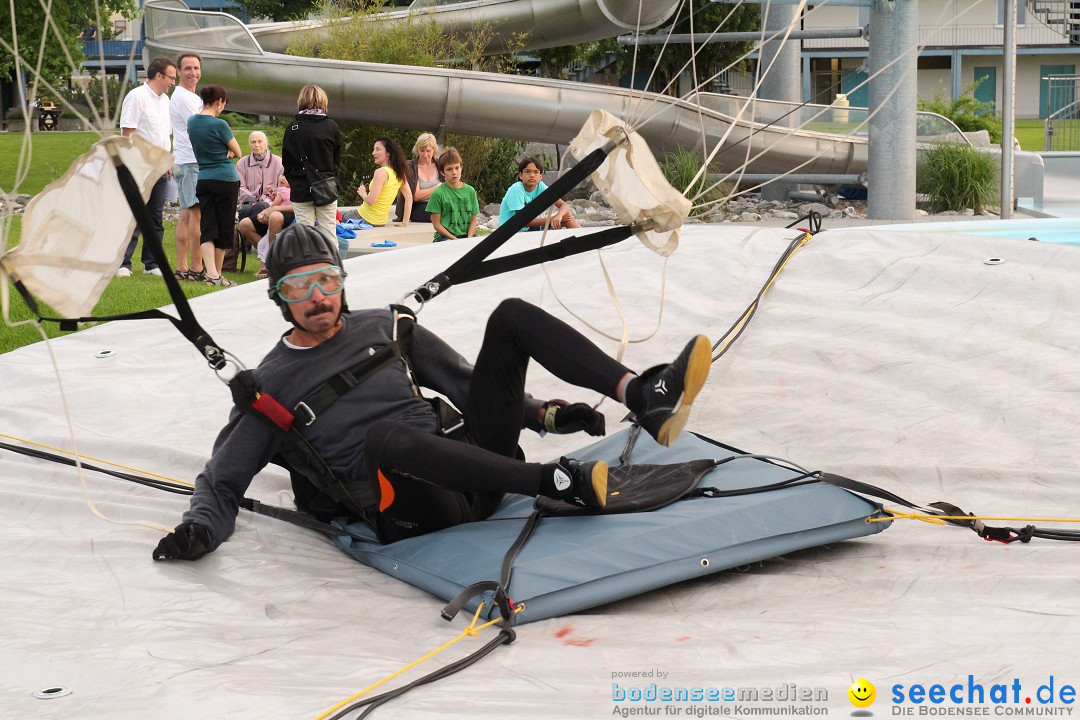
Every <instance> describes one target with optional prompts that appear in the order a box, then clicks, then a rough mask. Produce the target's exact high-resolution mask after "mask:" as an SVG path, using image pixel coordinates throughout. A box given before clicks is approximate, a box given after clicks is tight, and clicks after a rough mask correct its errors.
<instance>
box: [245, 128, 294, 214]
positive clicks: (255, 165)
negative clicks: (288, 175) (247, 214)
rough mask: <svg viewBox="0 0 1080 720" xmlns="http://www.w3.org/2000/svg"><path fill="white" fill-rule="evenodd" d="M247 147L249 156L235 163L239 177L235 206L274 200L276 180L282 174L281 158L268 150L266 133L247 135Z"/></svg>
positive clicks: (256, 131)
mask: <svg viewBox="0 0 1080 720" xmlns="http://www.w3.org/2000/svg"><path fill="white" fill-rule="evenodd" d="M248 147H250V148H251V154H250V155H245V156H244V157H242V158H240V160H238V161H237V163H236V172H237V173H239V175H240V194H239V197H237V199H236V204H237V205H245V204H250V203H256V202H265V203H269V202H271V201H272V200H273V199H274V190H275V188H277V185H278V178H279V177H281V174H282V172H284V171H283V170H282V167H281V158H280V157H278V156H277V155H275V154H274V153H273V152H272V151H271V150H270V144H269V142H268V141H267V139H266V133H264V132H263V131H261V130H255V131H254V132H252V133H251V134H250V135H248Z"/></svg>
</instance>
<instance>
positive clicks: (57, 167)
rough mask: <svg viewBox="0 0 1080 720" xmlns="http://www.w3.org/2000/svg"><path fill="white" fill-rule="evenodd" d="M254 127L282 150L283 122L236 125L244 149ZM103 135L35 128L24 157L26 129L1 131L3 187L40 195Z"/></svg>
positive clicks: (1, 177)
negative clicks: (24, 132) (263, 124)
mask: <svg viewBox="0 0 1080 720" xmlns="http://www.w3.org/2000/svg"><path fill="white" fill-rule="evenodd" d="M254 130H263V131H264V132H265V133H266V135H267V137H268V138H269V139H270V147H271V148H272V149H273V151H274V152H275V153H277V152H279V150H280V148H281V138H282V136H283V135H284V133H285V129H284V128H283V127H279V126H271V127H265V128H261V127H260V128H256V127H237V128H233V134H235V135H236V141H237V142H238V143H240V149H241V150H243V151H244V152H245V153H247V152H248V145H247V139H248V135H250V134H251V133H252V131H254ZM100 137H101V136H100V135H98V134H97V133H93V132H32V133H30V144H29V145H28V149H29V151H30V154H29V155H27V156H25V157H26V159H25V160H22V161H20V158H21V157H23V155H22V152H23V141H24V140H25V138H26V136H25V135H24V134H23V133H7V132H0V190H3V191H4V192H8V193H10V192H19V193H26V194H28V195H37V194H38V193H39V192H41V191H42V190H44V189H45V186H46V185H48V184H49V183H51V182H52V181H54V180H58V179H59V178H60V176H61V175H63V174H64V173H65V172H67V169H68V168H69V167H71V163H72V161H74V160H75V158H77V157H78V156H79V155H82V154H83V153H84V152H86V151H87V150H88V149H89V148H90V146H91V145H93V144H94V143H95V142H97V141H98V139H100ZM20 167H23V168H25V171H24V173H22V174H20V173H19V168H20ZM16 181H18V186H16V184H15V183H16Z"/></svg>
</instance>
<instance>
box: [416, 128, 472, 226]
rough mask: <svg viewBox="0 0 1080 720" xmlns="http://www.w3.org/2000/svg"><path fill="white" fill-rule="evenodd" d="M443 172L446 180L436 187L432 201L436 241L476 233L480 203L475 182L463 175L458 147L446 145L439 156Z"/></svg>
mask: <svg viewBox="0 0 1080 720" xmlns="http://www.w3.org/2000/svg"><path fill="white" fill-rule="evenodd" d="M439 172H440V173H441V174H442V176H443V178H445V181H444V182H443V183H442V185H439V187H437V188H435V191H434V192H433V193H431V200H430V201H429V202H428V208H429V209H430V210H431V224H432V225H434V226H435V242H442V241H443V240H457V239H458V238H461V237H472V236H473V235H474V234H476V217H477V215H479V213H480V203H479V201H478V200H477V198H476V190H475V189H474V188H473V186H472V185H468V184H466V183H465V182H464V181H462V179H461V175H462V173H463V172H464V167H463V163H462V161H461V154H460V153H458V151H457V148H452V147H451V148H446V152H444V153H443V154H442V155H440V156H439Z"/></svg>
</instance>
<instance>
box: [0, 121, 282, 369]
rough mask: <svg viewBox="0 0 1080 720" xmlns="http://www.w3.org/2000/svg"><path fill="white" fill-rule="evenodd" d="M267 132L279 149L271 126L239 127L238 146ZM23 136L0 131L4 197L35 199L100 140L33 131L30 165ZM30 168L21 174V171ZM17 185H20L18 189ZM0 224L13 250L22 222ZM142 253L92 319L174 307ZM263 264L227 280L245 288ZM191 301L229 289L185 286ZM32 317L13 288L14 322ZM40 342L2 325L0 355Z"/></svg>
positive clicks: (169, 236) (169, 244) (30, 331)
mask: <svg viewBox="0 0 1080 720" xmlns="http://www.w3.org/2000/svg"><path fill="white" fill-rule="evenodd" d="M258 129H261V130H264V131H265V132H266V134H267V136H268V137H269V138H270V145H271V147H272V148H275V151H276V148H280V147H281V137H282V135H283V133H284V128H281V127H276V126H275V127H267V128H255V127H244V128H235V129H234V131H233V132H234V133H235V135H236V139H237V142H239V143H240V147H241V148H243V149H244V150H247V138H248V135H249V134H251V132H252V131H254V130H258ZM25 137H26V136H25V135H23V134H22V133H4V132H0V190H3V191H4V192H20V193H26V194H29V195H36V194H37V193H39V192H41V191H42V190H44V189H45V187H46V186H47V185H48V184H49V183H51V182H53V181H54V180H57V179H59V178H60V177H61V176H62V175H63V174H64V173H65V172H67V170H68V168H69V167H70V166H71V163H72V162H73V161H74V160H75V158H77V157H78V156H79V155H81V154H82V153H84V152H86V150H87V149H89V148H90V146H91V145H93V144H94V143H95V142H97V140H98V139H99V138H100V135H98V134H97V133H92V132H48V133H43V132H34V133H30V141H31V142H30V145H29V150H30V155H29V157H28V158H27V160H24V161H22V162H20V153H21V152H22V148H23V143H24V140H25ZM20 166H22V167H24V168H26V170H25V172H23V173H20V172H19V167H20ZM16 181H18V186H16ZM8 222H9V219H8V218H2V219H0V237H3V239H4V241H5V247H7V248H11V247H14V246H15V245H18V243H19V237H20V234H21V228H22V223H21V218H18V217H15V218H11V219H10V224H8ZM175 229H176V223H174V222H166V223H165V238H164V246H165V254H166V255H167V256H168V257H169V263H170V265H171V266H173V267H175V265H176V242H175V238H174V231H175ZM140 252H141V250H139V251H136V252H135V258H134V262H133V263H132V265H133V268H132V269H133V271H134V275H132V277H129V278H116V279H114V280H113V281H112V282H111V283H109V286H108V287H107V288H106V289H105V292H104V293H103V294H102V296H101V299H100V300H99V301H98V304H97V306H96V307H95V308H94V312H93V314H94V315H119V314H122V313H127V312H136V311H139V310H146V309H149V308H155V307H162V306H164V305H171V304H172V299H171V298H170V297H169V292H168V289H167V288H166V287H165V282H164V281H163V280H162V279H161V278H159V277H156V276H153V275H143V274H142V270H143V268H142V264H141V263H140V262H139V257H140ZM258 265H259V262H258V260H257V259H255V257H254V255H252V256H249V258H248V262H247V268H246V271H245V272H243V273H226V274H225V276H226V277H227V278H229V279H230V280H232V281H233V282H236V283H247V282H252V281H254V280H255V277H254V273H255V270H256V269H258ZM181 286H182V287H183V288H184V294H185V295H186V296H187V297H197V296H199V295H204V294H206V293H208V292H216V291H219V290H224V289H227V288H214V287H210V286H208V285H203V284H202V283H192V282H184V283H182V284H181ZM43 314H46V315H49V316H54V315H55V314H54V313H53V312H52V311H51V310H50V309H48V308H44V309H43ZM33 317H34V315H33V313H32V312H31V311H30V308H28V307H27V305H26V303H25V302H24V301H23V299H22V297H20V296H19V294H18V293H17V292H16V291H15V289H14V288H12V293H11V321H12V322H19V321H22V320H28V319H31V318H33ZM44 327H45V330H46V333H47V334H48V335H49V336H50V337H56V336H58V335H61V334H63V333H61V332H60V331H59V329H58V328H57V326H56V324H55V323H45V324H44ZM40 340H41V334H40V333H39V332H38V330H37V328H35V327H34V326H32V325H20V326H18V327H8V326H6V325H0V353H5V352H8V351H10V350H14V349H15V348H18V347H22V346H23V345H28V344H30V343H34V342H38V341H40Z"/></svg>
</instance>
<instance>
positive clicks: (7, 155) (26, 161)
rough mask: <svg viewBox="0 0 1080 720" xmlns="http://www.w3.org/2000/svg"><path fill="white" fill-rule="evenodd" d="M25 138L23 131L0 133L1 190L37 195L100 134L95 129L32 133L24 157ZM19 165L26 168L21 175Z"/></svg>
mask: <svg viewBox="0 0 1080 720" xmlns="http://www.w3.org/2000/svg"><path fill="white" fill-rule="evenodd" d="M25 137H26V136H25V135H23V134H22V133H0V158H3V160H2V161H0V189H2V190H3V191H4V192H8V193H10V192H18V193H26V194H27V195H37V194H38V193H39V192H41V191H42V190H43V189H45V186H46V185H48V184H49V183H51V182H52V181H54V180H57V179H58V178H59V177H60V176H61V175H63V174H64V173H65V172H67V169H68V168H69V167H71V163H72V161H73V160H74V159H75V158H77V157H78V156H79V155H82V154H83V153H84V152H86V151H87V150H88V149H89V148H90V146H91V145H93V144H94V143H95V142H97V141H98V139H100V137H101V136H100V135H98V134H97V133H92V132H34V133H30V140H31V141H30V144H29V145H28V150H29V154H28V155H25V156H23V155H22V154H21V153H22V150H23V140H24V139H25ZM20 158H23V159H22V160H21V161H20ZM20 167H22V168H24V172H23V173H22V174H21V175H20V173H19V168H20ZM17 176H18V177H17ZM16 181H18V185H16Z"/></svg>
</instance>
